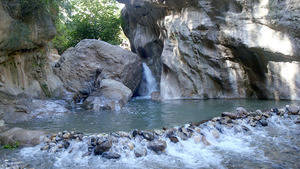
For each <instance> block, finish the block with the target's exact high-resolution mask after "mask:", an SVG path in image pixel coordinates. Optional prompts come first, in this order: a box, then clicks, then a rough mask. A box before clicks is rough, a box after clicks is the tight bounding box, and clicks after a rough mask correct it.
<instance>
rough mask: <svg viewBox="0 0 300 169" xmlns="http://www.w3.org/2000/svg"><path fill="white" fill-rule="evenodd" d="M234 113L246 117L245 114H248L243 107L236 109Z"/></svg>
mask: <svg viewBox="0 0 300 169" xmlns="http://www.w3.org/2000/svg"><path fill="white" fill-rule="evenodd" d="M236 112H237V113H238V114H239V115H246V114H248V111H247V110H246V109H245V108H243V107H238V108H236Z"/></svg>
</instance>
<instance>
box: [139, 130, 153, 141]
mask: <svg viewBox="0 0 300 169" xmlns="http://www.w3.org/2000/svg"><path fill="white" fill-rule="evenodd" d="M141 135H142V136H143V138H144V139H146V140H148V141H152V140H154V135H153V133H150V132H146V131H143V132H142V133H141Z"/></svg>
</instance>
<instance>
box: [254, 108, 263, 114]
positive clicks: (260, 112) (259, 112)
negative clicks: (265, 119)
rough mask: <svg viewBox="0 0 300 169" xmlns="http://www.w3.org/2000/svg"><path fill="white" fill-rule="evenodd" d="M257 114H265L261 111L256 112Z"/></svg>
mask: <svg viewBox="0 0 300 169" xmlns="http://www.w3.org/2000/svg"><path fill="white" fill-rule="evenodd" d="M255 113H257V114H263V112H262V111H261V110H259V109H258V110H256V111H255Z"/></svg>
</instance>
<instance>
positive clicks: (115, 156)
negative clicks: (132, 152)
mask: <svg viewBox="0 0 300 169" xmlns="http://www.w3.org/2000/svg"><path fill="white" fill-rule="evenodd" d="M102 157H103V158H106V159H119V158H121V155H120V154H118V153H112V152H104V153H103V154H102Z"/></svg>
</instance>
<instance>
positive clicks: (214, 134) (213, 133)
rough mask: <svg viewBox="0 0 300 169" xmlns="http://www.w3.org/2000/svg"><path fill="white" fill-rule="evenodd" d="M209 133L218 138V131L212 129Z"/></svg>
mask: <svg viewBox="0 0 300 169" xmlns="http://www.w3.org/2000/svg"><path fill="white" fill-rule="evenodd" d="M211 134H212V135H213V136H214V137H215V138H216V139H218V138H220V133H219V132H218V131H217V130H213V131H212V132H211Z"/></svg>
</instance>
